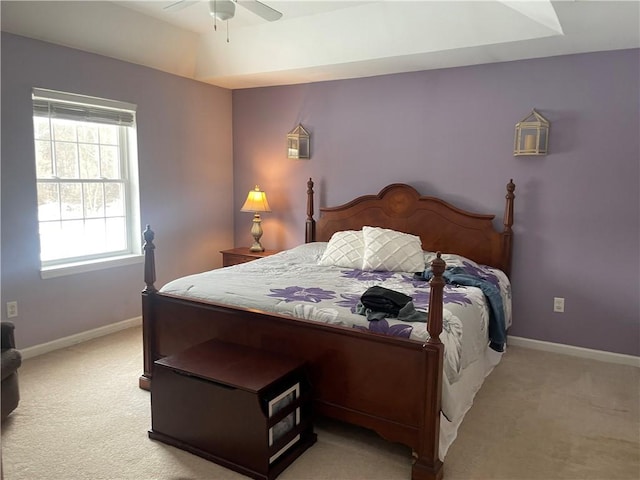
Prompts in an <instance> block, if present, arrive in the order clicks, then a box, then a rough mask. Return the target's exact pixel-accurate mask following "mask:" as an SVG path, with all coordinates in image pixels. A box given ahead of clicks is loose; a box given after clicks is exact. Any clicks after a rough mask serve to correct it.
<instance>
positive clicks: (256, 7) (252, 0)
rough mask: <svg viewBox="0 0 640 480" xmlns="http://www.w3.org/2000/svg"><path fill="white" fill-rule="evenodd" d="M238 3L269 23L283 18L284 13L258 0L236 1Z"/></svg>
mask: <svg viewBox="0 0 640 480" xmlns="http://www.w3.org/2000/svg"><path fill="white" fill-rule="evenodd" d="M236 3H237V4H238V5H240V6H242V7H244V8H246V9H247V10H249V11H250V12H253V13H255V14H256V15H258V16H259V17H262V18H264V19H265V20H267V21H269V22H274V21H276V20H280V18H282V13H280V12H279V11H277V10H275V9H273V8H271V7H270V6H268V5H265V4H264V3H262V2H259V1H258V0H236Z"/></svg>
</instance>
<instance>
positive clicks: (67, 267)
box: [40, 255, 144, 279]
mask: <svg viewBox="0 0 640 480" xmlns="http://www.w3.org/2000/svg"><path fill="white" fill-rule="evenodd" d="M143 262H144V255H123V256H121V257H114V258H103V259H100V260H91V261H87V262H78V263H68V264H63V265H56V266H53V267H43V268H41V269H40V277H41V278H43V279H47V278H56V277H64V276H66V275H75V274H77V273H84V272H93V271H95V270H103V269H105V268H113V267H122V266H124V265H135V264H138V263H143Z"/></svg>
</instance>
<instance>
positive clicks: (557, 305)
mask: <svg viewBox="0 0 640 480" xmlns="http://www.w3.org/2000/svg"><path fill="white" fill-rule="evenodd" d="M553 311H554V312H558V313H564V298H563V297H554V298H553Z"/></svg>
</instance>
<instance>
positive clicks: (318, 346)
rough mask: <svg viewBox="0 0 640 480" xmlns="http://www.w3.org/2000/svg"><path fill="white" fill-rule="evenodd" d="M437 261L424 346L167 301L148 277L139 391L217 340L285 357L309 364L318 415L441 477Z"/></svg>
mask: <svg viewBox="0 0 640 480" xmlns="http://www.w3.org/2000/svg"><path fill="white" fill-rule="evenodd" d="M146 237H147V245H146V248H145V253H146V255H147V256H149V257H150V258H149V260H150V262H149V264H152V263H153V257H154V247H153V244H152V239H153V235H152V233H151V231H150V230H147V232H146ZM434 262H435V265H434V272H435V276H434V279H432V287H431V305H433V306H434V307H435V308H431V313H430V317H429V332H430V335H431V339H430V340H429V342H428V343H424V344H423V343H420V342H417V341H413V340H407V339H400V338H396V337H389V336H384V335H377V334H374V333H369V332H361V331H356V330H354V329H349V328H345V327H339V326H330V325H325V324H319V323H316V322H312V321H306V320H296V319H292V318H290V317H284V316H280V315H274V314H265V313H263V312H259V311H255V310H250V309H243V308H234V307H228V306H224V305H218V304H214V303H208V302H199V301H192V300H185V299H182V298H178V297H174V296H171V295H166V294H161V293H158V292H157V290H156V289H155V287H154V286H153V283H152V282H151V279H152V272H151V270H148V271H147V274H148V275H149V277H148V280H149V282H147V287H146V288H145V291H143V293H142V304H143V337H144V363H145V371H144V374H143V376H142V377H140V387H141V388H145V389H149V388H150V383H151V381H152V378H153V366H154V364H153V362H154V361H155V360H157V359H159V358H162V357H164V356H167V355H171V354H173V353H177V352H180V351H182V350H185V349H186V348H188V347H190V346H193V345H196V344H198V343H201V342H204V341H206V340H209V339H212V338H217V339H219V340H222V341H226V342H231V343H236V344H240V345H246V346H250V347H254V348H260V349H263V350H266V351H273V352H280V353H285V354H288V355H290V356H292V357H296V358H301V359H304V360H306V361H307V364H308V374H309V378H310V381H311V384H312V388H313V392H314V393H313V394H314V409H315V412H316V413H318V414H321V415H326V416H329V417H332V418H336V419H339V420H342V421H345V422H349V423H352V424H355V425H360V426H362V427H365V428H369V429H372V430H375V431H376V432H378V433H379V434H380V435H381V436H383V437H384V438H386V439H388V440H391V441H395V442H400V443H402V444H405V445H407V446H409V447H411V448H412V449H413V450H414V451H415V452H416V453H417V460H416V462H415V465H414V468H413V470H414V474H413V478H414V479H416V480H417V479H436V478H439V477H440V476H441V469H442V463H441V462H440V460H439V458H438V439H439V431H440V397H441V385H442V361H443V345H442V343H441V342H440V339H439V334H440V332H441V330H442V289H443V285H444V282H442V277H441V275H442V272H443V271H444V262H443V261H442V260H440V259H438V260H437V261H434ZM438 305H440V308H438ZM421 378H422V379H423V381H422V382H420V381H419V380H418V379H421Z"/></svg>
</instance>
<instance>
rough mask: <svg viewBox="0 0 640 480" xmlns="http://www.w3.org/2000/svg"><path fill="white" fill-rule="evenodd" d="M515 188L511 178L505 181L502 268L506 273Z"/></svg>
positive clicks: (508, 268)
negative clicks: (507, 181)
mask: <svg viewBox="0 0 640 480" xmlns="http://www.w3.org/2000/svg"><path fill="white" fill-rule="evenodd" d="M515 189H516V186H515V184H514V183H513V178H512V179H511V180H510V181H509V183H507V195H506V196H505V198H506V199H507V202H506V205H505V207H504V230H503V232H502V238H503V246H502V252H503V255H504V257H503V259H502V266H503V267H504V268H503V270H504V272H505V273H506V274H507V275H510V274H511V249H512V246H513V230H512V229H511V227H512V226H513V200H514V198H515V194H514V193H513V192H514V191H515Z"/></svg>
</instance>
